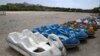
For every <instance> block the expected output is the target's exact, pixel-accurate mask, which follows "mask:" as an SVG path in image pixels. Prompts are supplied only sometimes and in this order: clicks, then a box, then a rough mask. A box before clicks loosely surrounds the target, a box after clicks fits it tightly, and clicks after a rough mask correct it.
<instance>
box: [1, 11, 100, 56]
mask: <svg viewBox="0 0 100 56" xmlns="http://www.w3.org/2000/svg"><path fill="white" fill-rule="evenodd" d="M6 13H7V14H6V15H1V16H0V56H22V55H21V54H19V53H18V52H16V51H15V50H13V49H12V48H10V47H9V46H8V44H7V42H6V40H5V38H6V37H7V35H8V33H10V32H13V31H20V32H21V30H23V29H26V28H27V29H30V30H31V29H32V28H33V27H39V26H41V25H48V24H54V23H58V24H61V23H63V22H66V21H68V20H73V19H78V18H84V17H87V16H89V15H90V14H89V13H72V12H71V13H69V12H47V11H45V12H42V11H39V12H36V11H28V12H25V11H22V12H20V11H18V12H15V11H14V12H6ZM71 18H72V19H71ZM99 34H100V30H98V31H97V32H96V35H95V36H96V37H95V38H88V39H87V41H85V42H82V43H81V44H80V45H79V47H78V48H73V49H68V56H100V35H99Z"/></svg>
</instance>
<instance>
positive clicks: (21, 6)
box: [0, 3, 100, 13]
mask: <svg viewBox="0 0 100 56" xmlns="http://www.w3.org/2000/svg"><path fill="white" fill-rule="evenodd" d="M0 11H65V12H92V13H99V12H100V7H96V8H94V9H89V10H88V9H86V10H83V9H78V8H60V7H48V6H42V5H38V4H37V5H34V4H28V3H7V4H6V5H0Z"/></svg>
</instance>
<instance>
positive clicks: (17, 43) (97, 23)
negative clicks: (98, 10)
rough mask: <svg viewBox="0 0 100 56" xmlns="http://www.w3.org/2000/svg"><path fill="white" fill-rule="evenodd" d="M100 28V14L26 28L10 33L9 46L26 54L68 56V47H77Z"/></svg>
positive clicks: (33, 55)
mask: <svg viewBox="0 0 100 56" xmlns="http://www.w3.org/2000/svg"><path fill="white" fill-rule="evenodd" d="M99 28H100V16H90V17H88V18H83V19H77V20H73V21H68V22H66V23H63V24H52V25H46V26H40V27H36V28H33V29H32V30H28V29H24V30H23V31H22V32H12V33H9V35H8V37H7V38H6V40H7V42H8V44H9V46H11V47H12V48H14V49H15V50H17V51H18V52H20V53H21V54H23V55H25V56H67V52H66V48H73V47H77V46H78V45H79V44H80V41H81V40H86V39H87V38H89V37H92V36H94V35H95V31H97V30H98V29H99Z"/></svg>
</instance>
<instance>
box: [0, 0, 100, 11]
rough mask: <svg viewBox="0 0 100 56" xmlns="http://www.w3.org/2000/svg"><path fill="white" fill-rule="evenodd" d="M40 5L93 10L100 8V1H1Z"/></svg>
mask: <svg viewBox="0 0 100 56" xmlns="http://www.w3.org/2000/svg"><path fill="white" fill-rule="evenodd" d="M23 2H27V3H30V4H40V5H43V6H50V7H64V8H81V9H92V8H94V7H97V6H99V4H100V0H0V4H6V3H23Z"/></svg>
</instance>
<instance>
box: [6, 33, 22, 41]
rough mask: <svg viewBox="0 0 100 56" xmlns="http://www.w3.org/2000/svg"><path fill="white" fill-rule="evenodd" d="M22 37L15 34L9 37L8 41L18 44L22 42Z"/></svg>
mask: <svg viewBox="0 0 100 56" xmlns="http://www.w3.org/2000/svg"><path fill="white" fill-rule="evenodd" d="M21 37H22V35H21V34H20V33H18V32H13V33H10V34H9V35H8V38H7V40H10V41H12V42H13V43H18V42H19V41H20V40H21Z"/></svg>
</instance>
